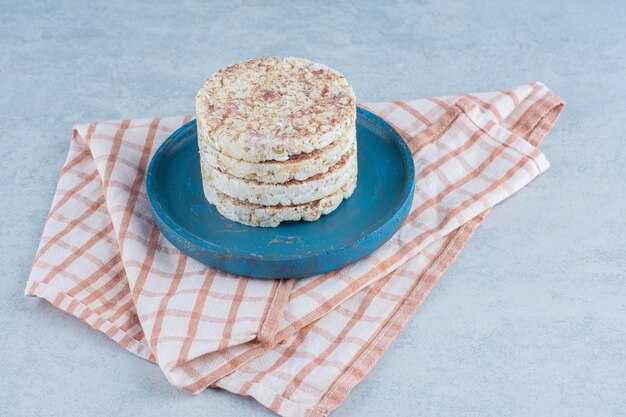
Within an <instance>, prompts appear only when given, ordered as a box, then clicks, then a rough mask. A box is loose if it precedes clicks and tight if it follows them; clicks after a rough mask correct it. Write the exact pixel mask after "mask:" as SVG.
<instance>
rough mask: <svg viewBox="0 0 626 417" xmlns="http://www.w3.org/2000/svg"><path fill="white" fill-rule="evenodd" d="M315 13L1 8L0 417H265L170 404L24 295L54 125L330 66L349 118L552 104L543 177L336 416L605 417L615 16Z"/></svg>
mask: <svg viewBox="0 0 626 417" xmlns="http://www.w3.org/2000/svg"><path fill="white" fill-rule="evenodd" d="M92 3H93V4H92ZM332 3H335V2H332ZM330 4H331V2H326V1H321V0H320V1H312V2H298V3H296V2H293V3H287V2H282V1H274V2H258V3H254V4H253V3H248V2H243V1H230V2H225V3H223V4H210V3H206V4H205V3H201V2H190V1H182V2H159V3H156V2H154V3H151V4H150V5H144V6H140V5H139V2H134V1H119V0H114V1H107V2H101V3H100V4H98V5H96V4H95V2H80V1H69V0H63V1H54V2H32V1H19V2H17V1H8V0H0V80H1V82H0V126H1V128H2V130H1V132H0V143H1V145H2V152H1V153H0V167H1V170H2V171H1V172H2V181H1V182H0V191H1V192H0V195H1V198H0V239H1V240H0V265H2V267H1V268H0V282H1V283H2V284H1V285H0V300H1V302H0V369H1V375H2V376H1V377H0V415H2V416H35V415H37V416H43V415H46V416H73V415H89V416H111V415H115V416H117V417H123V416H162V415H168V416H194V415H210V416H216V415H219V416H237V415H244V414H245V415H247V416H265V415H271V413H270V412H269V411H267V410H265V409H264V408H263V407H262V406H260V405H258V404H256V403H255V402H254V401H253V400H251V399H249V398H240V397H238V396H234V395H230V394H227V393H224V392H217V391H213V390H209V391H206V392H205V393H203V394H201V395H199V396H191V395H188V394H185V393H183V392H180V391H177V390H176V389H174V388H172V387H171V386H170V385H168V383H167V381H166V380H165V378H164V377H163V376H162V375H161V373H160V371H159V369H158V368H157V367H156V366H154V365H151V364H149V363H147V362H145V361H143V360H141V359H138V358H136V357H134V356H133V355H131V354H129V353H127V352H126V351H124V350H122V349H120V348H119V347H118V346H117V345H116V344H115V343H113V342H111V341H110V340H108V339H107V338H106V337H105V336H104V335H102V334H100V333H98V332H96V331H94V330H92V329H90V328H89V327H88V326H87V325H85V324H83V323H81V322H79V321H78V320H76V319H74V318H72V317H70V316H68V315H66V314H64V313H62V312H60V311H57V310H56V309H54V308H53V307H51V306H50V305H49V304H47V303H46V302H43V301H40V300H36V299H30V298H26V297H24V296H23V295H22V293H23V290H24V285H25V283H26V279H27V277H28V273H29V269H30V265H31V262H32V259H33V256H34V254H35V250H36V248H37V244H38V241H39V237H40V233H41V231H42V227H43V223H44V219H45V218H46V214H47V212H48V209H49V205H50V201H51V199H52V195H53V192H54V188H55V183H56V179H57V175H58V173H59V171H60V168H61V166H62V164H63V161H64V158H65V155H66V151H67V147H68V143H69V139H70V129H71V127H72V125H74V124H76V123H79V122H86V121H93V120H104V119H116V118H126V117H140V116H155V115H176V114H183V113H192V112H193V109H194V96H195V93H196V90H197V89H198V87H199V86H200V85H201V83H202V82H203V80H204V79H205V77H206V76H207V75H208V74H209V73H210V72H211V71H213V70H215V69H217V68H219V67H221V66H223V65H226V64H229V63H232V62H234V61H237V60H241V59H244V58H250V57H256V56H260V55H267V54H278V55H296V56H304V57H307V58H310V59H313V60H316V61H320V62H324V63H328V64H329V65H331V66H333V67H335V68H337V69H338V70H340V71H342V72H343V73H344V74H345V75H346V76H347V77H348V79H349V80H351V82H352V83H353V85H354V88H355V91H356V92H357V96H358V98H359V100H360V101H362V102H367V101H381V100H389V99H397V98H418V97H424V96H431V95H447V94H453V93H457V92H461V91H487V90H493V89H499V88H505V87H512V86H517V85H519V84H524V83H527V82H531V81H535V80H539V81H542V82H544V83H545V84H547V85H548V86H549V87H551V88H552V89H553V90H554V91H555V92H556V93H557V94H559V95H561V96H562V97H564V98H565V100H566V101H567V103H568V106H567V108H566V110H565V112H564V113H563V115H562V116H561V119H560V120H559V122H558V124H557V126H556V128H555V129H554V131H553V132H552V133H551V134H550V135H549V136H548V138H547V139H546V141H545V146H544V151H545V153H546V155H547V156H548V158H549V159H550V161H551V163H552V167H551V169H550V170H549V171H548V172H547V173H546V174H544V175H542V176H541V177H539V178H538V179H536V180H535V181H534V182H533V183H532V184H530V185H529V186H528V187H526V188H525V189H524V190H523V191H522V192H520V193H518V194H517V195H515V196H514V197H512V198H510V199H508V200H507V201H505V202H504V203H503V204H501V205H500V206H498V207H497V208H495V209H494V210H493V212H492V213H491V215H490V216H489V217H488V218H487V221H486V223H485V224H484V225H483V226H482V227H481V228H480V230H479V231H478V232H477V234H476V235H475V237H474V238H473V239H472V241H471V242H470V243H469V245H468V246H467V248H466V249H465V251H464V252H463V253H462V254H461V256H460V258H459V259H458V260H457V262H456V263H455V264H454V265H453V266H452V267H451V268H450V270H449V271H448V272H447V273H446V274H445V275H444V277H443V278H442V279H441V281H440V283H439V284H438V285H437V286H436V288H435V289H434V291H433V292H432V294H431V295H430V296H429V297H428V299H427V300H426V302H425V303H424V305H423V307H422V308H421V309H420V310H419V311H418V313H417V314H416V316H415V317H414V318H413V320H412V321H411V322H410V324H409V325H408V326H407V328H406V329H405V331H404V332H403V333H402V334H401V335H400V337H399V338H398V339H397V341H396V342H395V343H394V344H393V345H392V347H391V348H390V350H389V352H388V353H387V355H386V356H385V357H384V358H383V359H382V360H381V361H380V362H379V363H378V365H377V366H376V367H375V368H374V369H373V371H372V372H371V373H370V374H369V376H368V377H367V378H366V379H365V381H364V382H362V383H361V384H360V385H359V386H358V387H357V388H356V389H355V390H354V392H353V393H352V394H351V395H350V396H349V397H348V399H347V400H346V401H345V403H344V404H343V405H342V406H341V407H340V408H339V409H338V410H337V411H336V413H334V415H335V416H355V415H358V416H383V415H397V416H416V415H423V416H529V415H536V416H569V415H576V416H617V415H624V412H625V411H624V410H625V409H626V281H625V278H626V237H625V236H626V165H625V162H624V161H625V158H626V151H625V150H626V133H625V132H626V129H625V128H624V121H623V119H624V117H625V115H626V29H625V28H626V24H625V22H626V6H624V3H623V2H621V1H618V0H616V1H603V2H584V1H567V2H566V1H560V2H559V1H553V0H540V1H528V2H519V1H500V2H486V1H485V2H462V1H437V2H436V1H417V2H405V1H387V2H376V3H374V2H356V1H355V2H340V4H337V5H334V6H332V7H331V6H329V5H330Z"/></svg>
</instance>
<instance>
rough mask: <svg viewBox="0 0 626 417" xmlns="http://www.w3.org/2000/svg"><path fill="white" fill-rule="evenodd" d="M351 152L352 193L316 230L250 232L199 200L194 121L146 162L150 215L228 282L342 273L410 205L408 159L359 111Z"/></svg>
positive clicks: (395, 138) (292, 226) (398, 143)
mask: <svg viewBox="0 0 626 417" xmlns="http://www.w3.org/2000/svg"><path fill="white" fill-rule="evenodd" d="M357 145H358V163H359V176H358V181H357V188H356V190H355V192H354V194H353V195H352V197H350V198H349V199H347V200H345V201H344V202H343V203H342V204H341V205H340V206H339V208H338V209H337V210H335V211H334V212H332V213H331V214H329V215H327V216H322V218H321V219H319V220H318V221H315V222H305V221H300V222H283V223H281V224H280V226H278V227H276V228H258V227H249V226H244V225H242V224H239V223H235V222H232V221H230V220H228V219H226V218H224V217H222V216H221V215H220V214H219V213H218V212H217V210H216V209H215V207H213V206H212V205H210V204H209V203H208V202H207V201H206V200H205V198H204V194H203V192H202V182H201V176H200V160H199V155H198V146H197V137H196V122H195V120H193V121H191V122H189V123H187V124H186V125H184V126H182V127H181V128H180V129H178V130H177V131H176V132H174V133H173V134H172V135H171V136H170V137H169V138H168V139H167V140H166V141H165V142H164V143H163V145H161V147H160V148H159V149H158V151H157V152H156V154H155V155H154V157H153V158H152V161H151V162H150V166H149V167H148V173H147V179H146V181H147V183H146V186H147V190H148V196H149V199H150V204H151V210H152V215H153V217H154V220H155V222H156V224H157V226H158V227H159V229H160V230H161V232H162V233H163V235H164V236H165V237H166V238H167V240H169V241H170V242H171V243H172V244H173V245H174V246H176V247H177V248H178V249H179V250H180V251H181V252H183V253H185V254H187V255H189V256H191V257H192V258H195V259H197V260H198V261H200V262H202V263H204V264H206V265H209V266H211V267H213V268H217V269H220V270H223V271H227V272H231V273H233V274H239V275H246V276H251V277H258V278H302V277H307V276H311V275H316V274H320V273H324V272H328V271H332V270H334V269H337V268H341V267H342V266H345V265H348V264H350V263H352V262H355V261H357V260H359V259H361V258H362V257H364V256H366V255H368V254H369V253H371V252H373V251H374V250H375V249H377V248H378V247H380V246H381V245H382V244H383V243H384V242H386V241H387V240H388V239H389V238H390V237H391V236H392V235H393V234H394V233H395V232H396V230H398V228H399V227H400V225H401V224H402V223H403V222H404V220H405V219H406V217H407V215H408V213H409V211H410V209H411V203H412V200H413V188H414V179H415V172H414V167H413V159H412V158H411V152H410V151H409V148H408V147H407V145H406V144H405V142H404V140H402V138H401V137H400V135H399V134H398V132H396V131H395V130H394V129H393V128H392V127H391V126H389V124H388V123H386V122H385V121H384V120H382V119H381V118H379V117H378V116H376V115H374V114H372V113H370V112H368V111H367V110H364V109H361V108H359V109H358V111H357Z"/></svg>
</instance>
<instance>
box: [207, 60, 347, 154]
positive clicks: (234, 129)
mask: <svg viewBox="0 0 626 417" xmlns="http://www.w3.org/2000/svg"><path fill="white" fill-rule="evenodd" d="M196 116H197V125H198V131H199V134H200V135H202V137H204V138H206V140H208V141H210V142H211V143H212V146H213V147H214V148H215V149H216V150H217V151H219V152H221V153H223V154H225V155H227V156H229V157H231V158H234V159H240V160H244V161H249V162H263V161H271V160H274V161H286V160H288V159H289V157H290V156H292V155H298V154H301V153H309V152H313V151H314V150H316V149H321V148H323V147H325V146H327V145H329V144H331V143H333V142H334V141H335V140H337V139H339V138H340V137H341V136H342V135H344V134H345V131H346V130H347V129H348V128H349V127H352V126H354V124H355V120H356V101H355V97H354V92H353V91H352V87H351V86H350V84H349V83H348V81H347V80H346V78H345V77H344V76H343V75H341V74H340V73H338V72H337V71H335V70H333V69H332V68H329V67H327V66H325V65H322V64H318V63H315V62H312V61H309V60H306V59H303V58H279V57H264V58H258V59H253V60H250V61H244V62H240V63H237V64H233V65H230V66H227V67H225V68H222V69H220V70H219V71H217V72H216V73H214V74H213V75H211V76H210V77H209V78H208V79H207V81H206V83H205V84H204V86H203V87H202V88H201V89H200V91H198V95H197V96H196Z"/></svg>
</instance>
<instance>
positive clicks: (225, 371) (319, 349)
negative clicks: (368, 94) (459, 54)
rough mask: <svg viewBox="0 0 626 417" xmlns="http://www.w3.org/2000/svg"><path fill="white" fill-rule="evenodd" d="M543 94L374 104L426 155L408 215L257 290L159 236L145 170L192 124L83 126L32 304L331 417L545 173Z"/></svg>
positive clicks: (549, 102)
mask: <svg viewBox="0 0 626 417" xmlns="http://www.w3.org/2000/svg"><path fill="white" fill-rule="evenodd" d="M563 105H564V104H563V101H562V100H561V99H560V98H559V97H557V96H556V95H554V94H553V93H552V92H551V91H550V90H549V89H548V88H547V87H546V86H544V85H543V84H540V83H534V84H531V85H525V86H521V87H519V88H515V89H512V90H504V91H498V92H493V93H480V94H474V95H471V94H463V95H457V96H450V97H443V98H430V99H422V100H411V101H396V102H385V103H373V104H364V105H363V107H365V108H366V109H368V110H370V111H372V112H374V113H376V114H378V115H379V116H381V117H382V118H384V119H385V120H387V121H388V122H389V123H391V124H392V125H393V126H395V127H396V129H398V131H399V132H401V134H402V136H403V137H404V139H405V140H406V141H407V142H408V144H409V147H410V149H411V151H412V152H413V156H414V161H415V166H416V178H415V181H416V184H415V190H416V191H415V196H414V200H413V208H412V210H411V213H410V215H409V217H408V219H407V221H406V222H405V224H404V225H403V226H402V227H401V229H400V230H399V231H398V232H397V233H396V234H395V235H394V237H393V238H392V239H391V240H389V241H388V242H387V243H385V244H384V245H383V246H382V247H381V248H380V249H378V250H377V251H376V252H374V253H373V254H371V255H370V256H368V257H366V258H364V259H362V260H361V261H359V262H357V263H355V264H353V265H350V266H347V267H345V268H343V269H341V270H338V271H334V272H331V273H327V274H324V275H320V276H316V277H311V278H307V279H300V280H255V279H249V278H243V277H237V276H233V275H229V274H227V273H223V272H220V271H216V270H213V269H210V268H208V267H206V266H204V265H202V264H200V263H199V262H197V261H195V260H193V259H190V258H188V257H187V256H185V255H182V254H181V253H180V252H179V251H178V250H176V249H175V248H174V247H173V246H172V245H171V244H170V243H169V242H167V241H166V240H165V239H164V238H163V236H161V234H160V233H159V231H158V229H157V228H156V227H155V225H154V222H153V221H152V218H151V216H150V212H149V207H148V199H147V196H146V187H145V173H146V167H147V166H148V162H149V161H150V157H151V156H152V154H153V153H154V152H155V150H156V149H157V148H158V147H159V145H160V144H161V143H162V142H163V141H164V140H165V139H166V138H167V137H168V136H169V135H170V134H171V133H172V132H173V131H174V130H175V129H177V128H178V127H180V126H181V125H182V124H184V123H186V122H188V121H189V120H191V117H190V116H185V117H168V118H154V119H134V120H123V121H110V122H97V123H90V124H83V125H78V126H76V127H75V128H74V131H73V135H72V140H71V143H70V149H69V155H68V157H67V161H66V162H65V165H64V167H63V170H62V171H61V176H60V178H59V182H58V186H57V190H56V194H55V196H54V200H53V202H52V208H51V209H50V213H49V216H48V219H47V222H46V224H45V228H44V232H43V237H42V239H41V243H40V246H39V249H38V252H37V255H36V258H35V260H34V263H33V269H32V272H31V275H30V279H29V281H28V284H27V286H26V294H27V295H30V296H36V297H41V298H44V299H46V300H48V301H49V302H51V303H52V304H53V305H55V306H56V307H58V308H60V309H62V310H64V311H66V312H67V313H69V314H72V315H74V316H76V317H78V318H79V319H81V320H83V321H85V322H87V323H89V324H90V325H91V326H92V327H93V328H95V329H97V330H100V331H102V332H104V333H105V334H106V335H107V336H109V337H110V338H111V339H113V340H115V341H116V342H117V343H119V344H120V345H121V346H122V347H124V348H125V349H127V350H129V351H130V352H132V353H134V354H136V355H138V356H140V357H142V358H145V359H147V360H150V361H153V362H155V363H157V364H158V366H159V367H160V368H161V369H162V371H163V373H164V374H165V376H166V377H167V379H168V380H169V381H170V382H171V383H172V384H173V385H175V386H176V387H179V388H182V389H184V390H187V391H189V392H192V393H199V392H200V391H202V390H204V389H205V388H207V387H210V386H211V387H220V388H223V389H226V390H228V391H232V392H234V393H238V394H242V395H250V396H252V397H254V398H255V399H256V400H258V401H259V402H260V403H262V404H263V405H265V406H266V407H269V408H270V409H272V410H274V411H275V412H276V413H278V414H280V415H283V416H324V415H327V414H328V413H329V412H330V411H332V410H333V409H335V408H336V407H337V406H338V405H339V404H340V403H341V402H342V401H343V400H344V399H345V397H346V396H347V395H348V393H349V392H350V390H351V389H352V388H353V387H354V386H355V385H356V384H357V383H358V382H359V381H361V380H362V379H363V378H364V377H365V375H366V374H367V372H368V371H369V370H370V369H371V368H372V366H374V364H375V363H376V362H377V361H378V359H380V357H381V356H382V355H383V353H384V352H385V350H386V349H387V347H388V346H389V344H390V343H391V342H392V341H393V340H394V338H395V337H396V336H397V335H398V333H399V332H400V331H401V329H402V328H403V327H404V325H405V324H406V322H407V320H409V319H410V318H411V316H412V315H413V314H414V313H415V311H416V310H417V308H418V307H419V305H420V304H421V302H422V301H423V300H424V298H425V297H426V295H427V294H428V292H429V291H430V289H431V288H432V287H433V285H434V284H435V283H436V282H437V280H438V278H439V277H440V276H441V275H442V274H443V272H444V271H445V270H446V269H447V268H448V266H449V265H450V264H451V262H452V261H453V260H454V259H455V257H456V256H457V255H458V254H459V252H460V251H461V249H462V248H463V246H464V245H465V244H466V243H467V241H468V239H469V238H470V236H471V235H472V233H473V232H474V231H475V230H476V228H477V227H478V226H479V225H480V224H481V223H482V221H483V219H484V218H485V216H486V215H487V213H488V211H489V210H490V209H491V207H493V206H494V205H495V204H497V203H498V202H500V201H502V200H504V199H505V198H507V197H509V196H510V195H512V194H513V193H515V192H517V191H518V190H520V189H521V188H522V187H523V186H525V185H526V184H528V183H529V182H530V181H531V180H533V179H534V178H535V177H536V176H537V175H539V174H540V173H541V172H543V171H544V170H546V169H547V168H548V162H547V160H546V158H545V157H544V155H543V154H542V153H541V151H540V150H539V148H538V146H539V143H540V142H541V140H542V139H543V138H544V136H545V135H546V134H547V132H548V131H549V130H550V129H551V127H552V126H553V124H554V123H555V121H556V119H557V117H558V115H559V113H560V112H561V110H562V109H563Z"/></svg>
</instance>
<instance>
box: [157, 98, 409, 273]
mask: <svg viewBox="0 0 626 417" xmlns="http://www.w3.org/2000/svg"><path fill="white" fill-rule="evenodd" d="M358 113H361V114H363V116H365V117H366V118H367V119H371V120H373V121H374V122H375V123H376V124H377V125H378V126H380V127H382V128H383V129H384V130H386V131H387V133H388V134H389V135H390V136H391V137H392V138H393V139H394V143H395V144H396V146H397V147H398V148H399V149H400V155H401V157H402V161H403V165H404V170H405V172H406V174H407V178H408V179H409V180H408V181H407V182H405V184H404V187H403V189H402V194H401V201H402V202H401V203H400V204H399V205H398V208H397V210H396V211H395V212H394V213H393V214H392V215H390V216H389V217H388V218H387V219H386V220H385V221H384V222H383V223H382V224H380V225H379V226H378V227H377V228H375V229H373V230H371V231H370V232H369V233H366V234H362V235H360V236H358V237H357V238H355V239H351V240H347V241H344V242H341V243H340V244H339V246H337V247H335V248H333V250H332V251H328V250H317V251H315V252H313V253H306V254H302V253H299V254H272V255H258V254H254V253H252V252H246V251H242V250H240V249H233V248H225V247H223V246H220V245H217V244H215V243H213V242H210V241H207V240H205V239H203V238H201V237H200V236H198V235H196V234H194V233H193V232H192V231H190V230H189V229H188V228H185V227H181V226H180V224H179V223H177V222H175V221H174V220H173V219H172V218H171V217H170V216H169V215H168V213H167V210H165V208H164V206H163V205H162V204H161V203H160V201H159V199H158V198H157V197H156V195H157V194H158V193H157V192H156V190H157V189H158V187H157V184H156V175H154V172H155V170H156V169H157V167H158V164H159V163H160V161H161V160H162V159H163V158H162V155H163V154H164V153H165V152H166V151H167V150H169V148H171V147H172V146H174V145H175V144H176V142H177V140H179V136H181V135H182V134H183V133H184V132H185V131H186V130H187V129H188V128H189V126H190V125H192V124H195V123H196V119H195V118H194V119H192V120H190V121H189V122H187V123H185V124H184V125H182V126H181V127H179V128H178V129H176V130H175V131H174V132H173V133H171V134H170V135H169V136H168V137H167V139H165V141H163V143H162V144H161V145H160V146H159V148H158V149H157V151H156V152H155V153H154V155H153V156H152V158H151V159H150V163H149V165H148V170H147V171H146V193H147V195H148V200H149V203H150V208H151V211H152V214H153V217H155V223H156V225H157V227H158V226H159V223H161V224H163V225H165V226H167V227H168V228H169V229H170V230H171V231H173V232H174V233H176V234H177V235H178V237H179V238H183V239H185V240H187V241H188V242H190V243H191V244H193V245H195V246H198V247H201V248H202V249H203V251H205V252H211V253H213V254H215V255H217V256H222V257H223V256H227V257H229V258H238V259H243V260H247V261H260V260H262V261H263V262H276V263H278V262H287V261H295V260H298V261H307V260H311V259H315V258H318V257H319V256H320V255H323V254H326V255H327V254H329V253H340V252H342V251H344V250H346V249H347V248H350V247H355V246H358V245H359V244H360V243H361V242H363V241H366V240H368V239H370V238H371V237H372V236H374V235H376V234H377V233H380V232H381V230H384V229H386V228H387V226H388V225H389V224H390V223H393V222H394V221H395V220H396V217H397V216H398V214H399V213H402V212H404V211H406V214H407V215H408V212H409V211H410V207H409V209H408V210H404V209H405V206H406V205H407V204H410V203H412V201H410V200H412V197H413V193H414V188H415V165H414V162H413V158H412V154H411V151H410V149H409V146H408V144H407V143H406V141H405V140H404V139H403V138H402V136H401V135H400V133H399V132H398V131H397V130H396V129H395V128H394V127H393V126H391V125H390V124H389V123H388V122H387V121H386V120H384V119H383V118H381V117H380V116H377V115H376V114H374V113H372V112H371V111H369V110H367V109H365V108H363V107H361V106H357V114H358ZM357 186H358V185H357ZM408 200H409V201H408ZM207 203H208V202H207ZM220 215H221V214H220ZM404 220H405V219H402V222H404ZM244 226H245V225H244ZM400 226H401V224H400ZM400 226H398V227H397V228H399V227H400ZM248 227H253V226H248ZM158 228H159V231H160V232H161V233H162V234H163V236H164V237H165V238H166V239H167V240H168V241H170V238H169V237H168V236H167V235H166V234H165V233H163V231H162V230H160V229H161V228H160V227H158ZM397 228H396V230H394V231H393V232H392V233H391V234H390V235H389V238H390V237H391V236H393V234H395V232H396V231H397ZM387 240H388V238H387V239H385V241H384V242H386V241H387ZM384 242H383V244H384ZM170 243H173V242H170ZM381 245H382V244H381ZM174 246H176V247H177V248H178V245H174ZM179 250H180V249H179ZM374 250H376V249H374ZM181 252H183V251H181ZM372 252H373V251H372ZM370 253H371V252H370ZM185 255H187V256H190V257H192V258H194V259H197V258H195V257H194V256H192V255H190V254H188V253H185ZM365 256H367V255H365ZM200 262H202V261H201V260H200ZM202 263H204V262H202Z"/></svg>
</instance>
